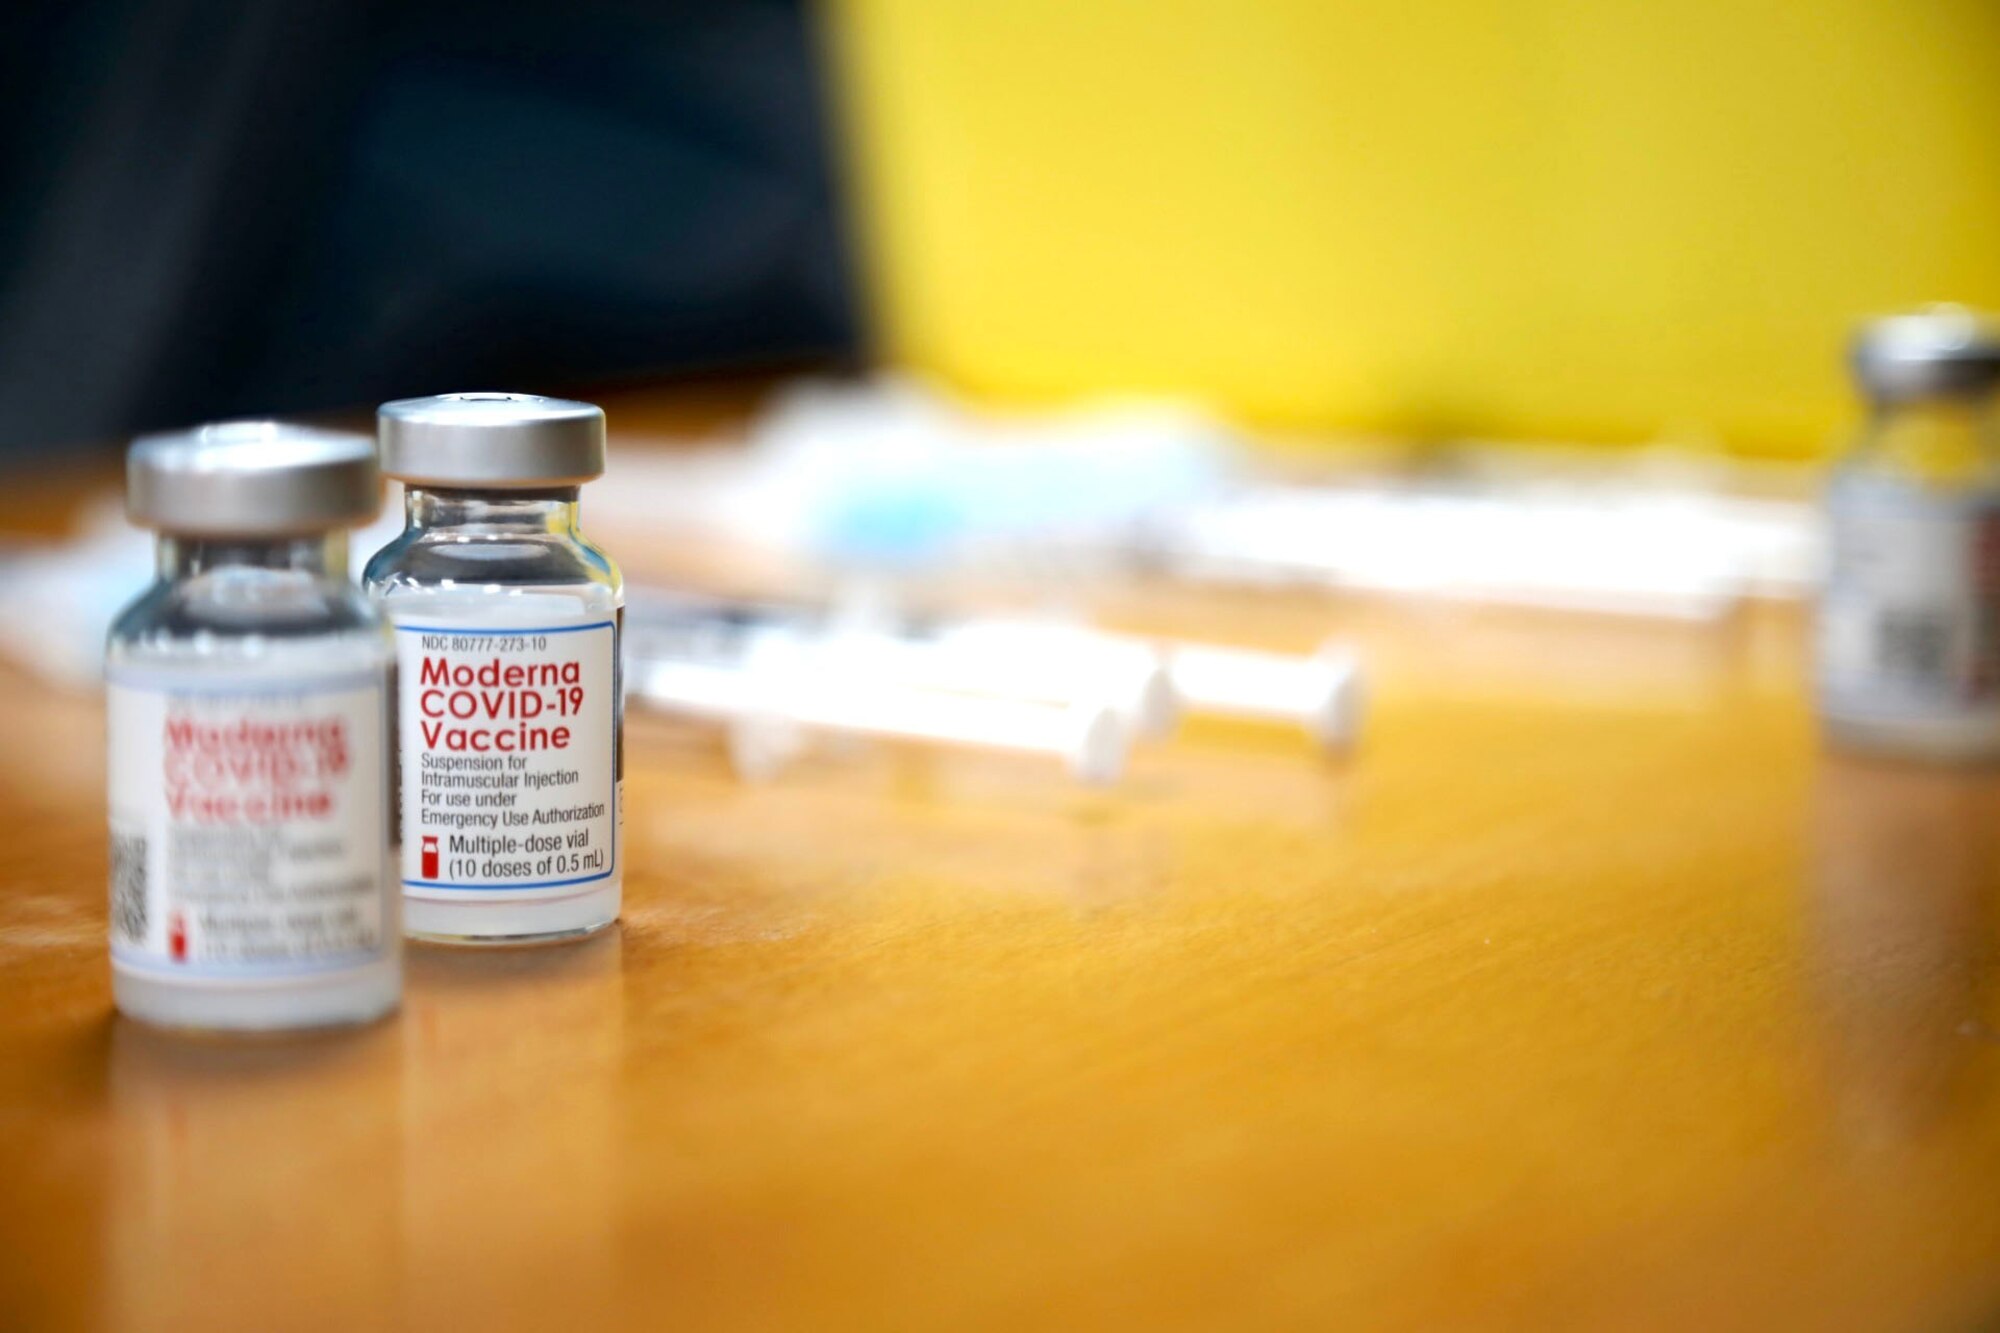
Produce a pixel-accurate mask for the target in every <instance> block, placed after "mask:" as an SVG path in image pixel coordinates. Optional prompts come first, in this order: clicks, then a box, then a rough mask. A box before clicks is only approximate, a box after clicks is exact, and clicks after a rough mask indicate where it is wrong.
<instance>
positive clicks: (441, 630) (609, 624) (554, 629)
mask: <svg viewBox="0 0 2000 1333" xmlns="http://www.w3.org/2000/svg"><path fill="white" fill-rule="evenodd" d="M617 627H618V625H617V622H616V621H612V620H593V621H591V622H590V623H589V624H588V625H504V626H501V627H500V628H498V629H488V628H486V627H485V626H471V625H397V626H396V632H397V633H398V634H575V633H577V632H578V631H580V630H587V629H616V628H617Z"/></svg>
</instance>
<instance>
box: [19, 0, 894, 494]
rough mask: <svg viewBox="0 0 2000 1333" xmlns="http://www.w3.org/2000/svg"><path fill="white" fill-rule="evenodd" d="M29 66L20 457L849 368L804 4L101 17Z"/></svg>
mask: <svg viewBox="0 0 2000 1333" xmlns="http://www.w3.org/2000/svg"><path fill="white" fill-rule="evenodd" d="M10 14H11V17H10V20H9V25H10V27H11V29H12V36H11V37H10V39H9V40H8V41H6V42H4V43H0V446H3V447H5V448H6V449H8V450H9V451H11V452H14V453H15V454H16V455H17V456H18V455H19V454H20V453H21V452H22V451H24V450H36V449H37V447H38V446H43V445H48V444H52V443H59V442H63V441H72V440H92V439H105V440H109V439H113V438H116V437H120V436H123V435H126V434H129V433H130V432H132V431H135V430H140V429H146V428H152V427H159V426H166V425H172V424H177V423H183V422H191V421H195V420H200V419H205V418H214V417H220V416H230V415H241V414H258V413H271V412H294V411H305V410H312V409H319V408H335V407H353V406H365V405H369V404H372V403H373V402H375V401H376V400H378V399H381V398H386V397H392V396H396V395H400V394H414V393H431V392H437V391H441V390H450V389H461V388H487V387H513V388H531V389H541V388H552V387H564V386H568V387H576V386H578V385H584V384H588V383H590V382H592V381H605V380H616V379H631V378H635V377H639V376H646V375H653V374H658V373H661V372H671V371H675V370H683V369H692V368H715V367H734V366H753V365H774V364H800V363H811V362H828V361H840V360H844V359H846V358H848V357H850V356H851V355H852V354H853V353H854V351H855V348H856V346H857V343H858V333H857V327H856V326H857V316H856V310H857V302H856V298H855V296H854V292H853V289H852V287H851V285H850V281H849V264H848V261H847V258H846V255H845V249H844V244H843V237H842V234H841V226H840V221H839V211H838V208H837V206H836V200H835V197H834V187H833V179H834V173H833V170H832V168H831V146H832V142H833V132H832V126H831V124H830V121H829V116H828V112H827V99H826V96H825V92H826V90H825V88H824V87H823V85H822V75H821V71H820V68H819V61H818V59H817V53H816V51H815V49H814V41H813V33H812V30H811V26H810V22H809V19H810V16H809V14H808V13H807V12H806V9H805V6H804V5H802V4H801V3H797V2H796V0H728V2H727V3H705V4H704V3H667V2H661V0H653V2H651V3H640V2H637V0H634V2H631V3H620V2H619V0H567V2H565V3H536V2H533V0H482V2H480V3H470V2H466V3H453V2H451V0H413V2H406V3H386V2H384V3H338V2H336V0H298V2H296V3H293V2H288V0H271V2H269V3H248V2H239V3H217V2H215V0H80V2H78V3H66V4H65V3H40V2H39V0H38V2H36V3H29V4H25V5H20V4H17V5H15V6H13V7H12V8H11V10H10Z"/></svg>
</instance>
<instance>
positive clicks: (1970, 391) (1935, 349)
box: [1853, 305, 2000, 402]
mask: <svg viewBox="0 0 2000 1333" xmlns="http://www.w3.org/2000/svg"><path fill="white" fill-rule="evenodd" d="M1853 365H1854V376H1855V378H1856V379H1857V380H1859V381H1860V383H1861V388H1862V391H1863V392H1865V393H1866V394H1868V396H1869V397H1871V398H1875V399H1878V400H1881V401H1886V402H1897V401H1903V400H1907V399H1912V398H1937V397H1964V396H1979V395H1983V394H1985V393H1986V392H1988V391H1989V390H1991V389H1992V388H1993V387H1994V386H1995V385H1996V384H2000V324H1996V323H1995V322H1994V320H1993V319H1992V317H1990V316H1987V315H1982V314H1980V313H1979V312H1978V311H1976V310H1969V309H1967V308H1966V307H1964V306H1961V305H1933V306H1926V307H1924V308H1923V309H1922V310H1917V311H1913V312H1911V313H1909V314H1904V315H1889V316H1886V317H1884V318H1881V319H1874V320H1870V321H1869V322H1868V323H1866V324H1864V325H1862V326H1861V329H1860V331H1859V332H1858V333H1856V334H1855V337H1854V348H1853Z"/></svg>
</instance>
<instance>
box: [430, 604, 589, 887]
mask: <svg viewBox="0 0 2000 1333" xmlns="http://www.w3.org/2000/svg"><path fill="white" fill-rule="evenodd" d="M617 628H618V622H617V621H615V620H593V621H591V622H590V623H589V624H587V625H555V626H545V625H508V626H504V627H502V628H498V629H488V628H486V627H484V626H467V625H396V626H395V630H396V632H397V633H398V634H506V635H526V634H575V633H577V632H578V631H580V630H588V629H608V630H615V629H617ZM615 665H616V664H614V669H615ZM397 743H398V744H400V743H401V741H400V738H399V740H398V742H397ZM611 804H612V809H611V810H610V811H609V812H608V813H609V815H610V818H611V864H610V865H609V866H607V867H605V868H604V870H603V871H602V872H600V873H599V874H595V875H585V876H583V877H582V878H580V879H545V880H540V881H537V882H536V883H533V884H447V883H445V882H444V881H443V880H436V879H406V880H402V881H401V883H402V886H403V887H404V888H406V889H446V890H449V891H451V892H453V893H519V892H522V891H523V890H526V889H566V888H569V887H570V886H571V885H575V884H595V883H597V882H598V881H599V880H605V879H610V878H611V877H612V876H613V875H615V874H617V873H618V853H619V851H620V848H619V846H618V810H617V804H618V776H617V774H616V773H613V774H612V777H611Z"/></svg>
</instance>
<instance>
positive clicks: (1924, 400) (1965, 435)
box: [1816, 306, 2000, 760]
mask: <svg viewBox="0 0 2000 1333" xmlns="http://www.w3.org/2000/svg"><path fill="white" fill-rule="evenodd" d="M1853 368H1854V373H1855V378H1856V380H1857V381H1858V382H1859V385H1860V388H1861V390H1862V392H1863V394H1864V395H1865V396H1866V398H1867V400H1868V408H1869V410H1868V417H1867V422H1866V425H1865V427H1864V429H1863V430H1862V432H1861V435H1860V438H1859V439H1858V440H1857V442H1856V444H1855V447H1854V448H1853V449H1852V450H1851V451H1850V452H1849V453H1848V455H1847V456H1846V457H1845V458H1844V459H1843V460H1842V461H1841V463H1840V465H1839V466H1838V468H1837V469H1836V470H1835V472H1834V475H1833V478H1832V481H1831V483H1830V484H1829V486H1828V489H1827V497H1826V507H1827V536H1828V552H1829V563H1828V569H1827V581H1826V587H1825V589H1824V592H1823V593H1822V596H1821V600H1820V610H1819V622H1818V636H1817V644H1816V647H1817V656H1818V661H1817V669H1818V695H1819V710H1820V716H1821V720H1822V722H1823V725H1824V727H1825V730H1826V733H1827V736H1828V738H1829V739H1830V740H1831V741H1832V742H1834V743H1835V744H1837V745H1840V746H1842V747H1846V748H1851V749H1862V750H1871V751H1881V752H1887V753H1894V754H1900V755H1907V756H1911V757H1917V758H1928V759H1941V760H1983V759H1990V758H1993V757H1995V756H1996V755H2000V415H1996V410H1995V406H1996V389H2000V328H1996V326H1995V325H1994V324H1993V323H1992V322H1991V321H1990V320H1988V319H1985V318H1983V317H1981V316H1979V315H1976V314H1974V313H1973V312H1971V311H1969V310H1965V309H1963V308H1961V307H1956V306H1939V307H1932V308H1929V309H1926V310H1923V311H1919V312H1917V313H1914V314H1908V315H1898V316H1893V317H1890V318H1886V319H1880V320H1876V321H1874V322H1872V323H1870V324H1868V325H1867V326H1865V327H1864V328H1863V329H1862V330H1861V332H1860V334H1859V336H1858V337H1857V338H1856V340H1855V343H1854V348H1853Z"/></svg>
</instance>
